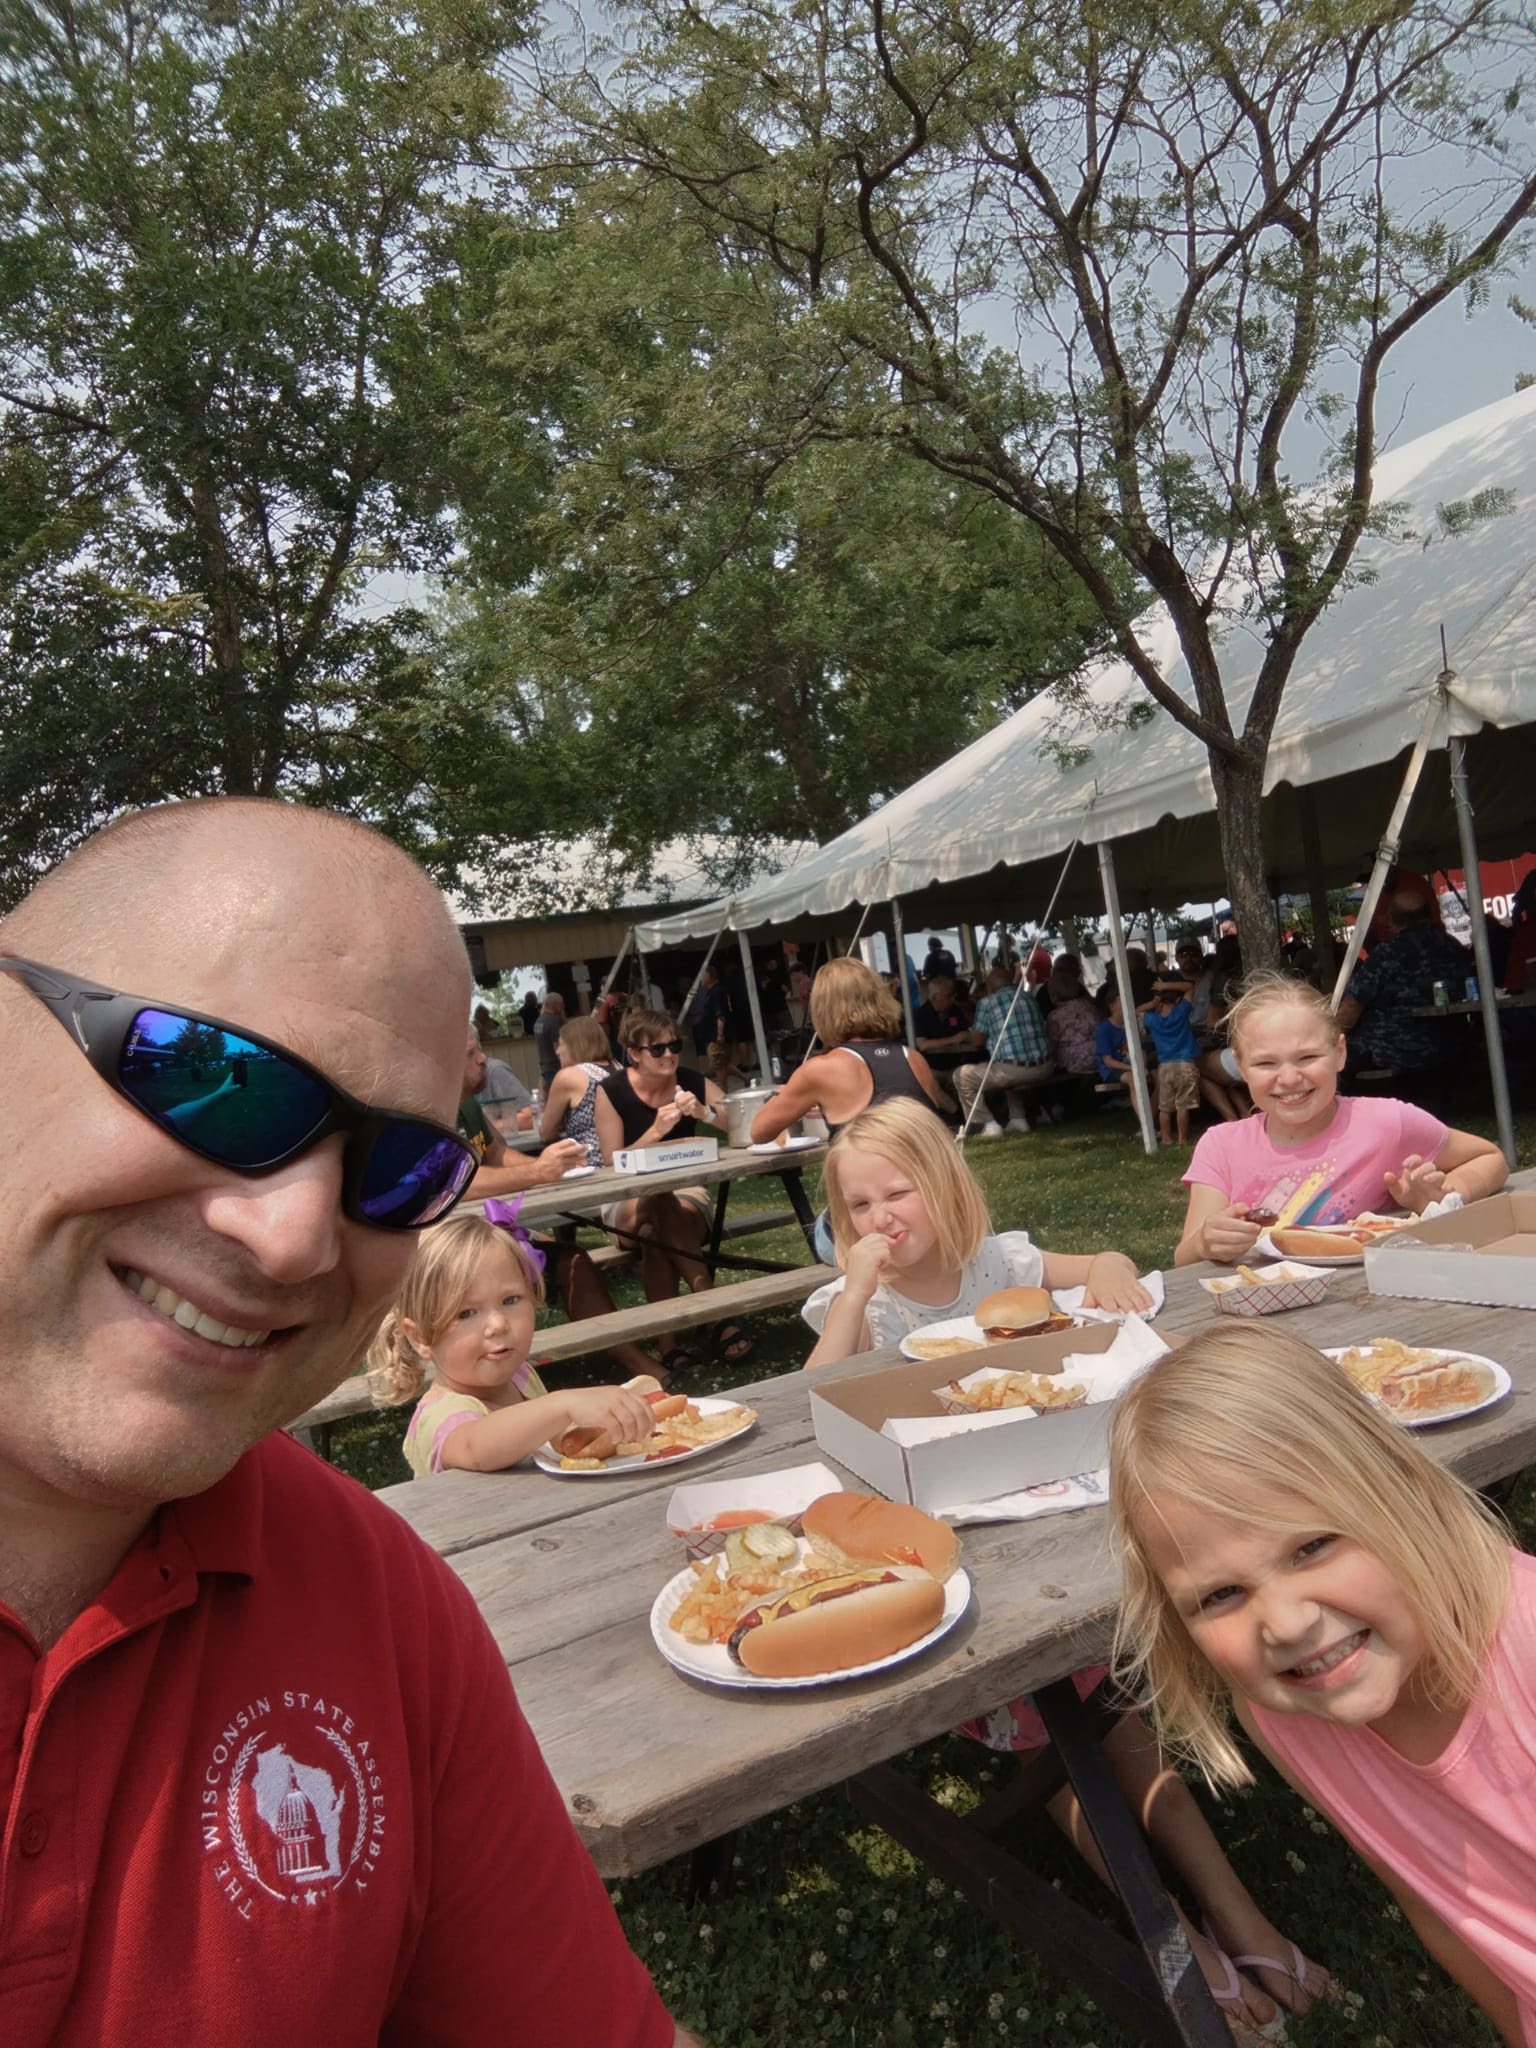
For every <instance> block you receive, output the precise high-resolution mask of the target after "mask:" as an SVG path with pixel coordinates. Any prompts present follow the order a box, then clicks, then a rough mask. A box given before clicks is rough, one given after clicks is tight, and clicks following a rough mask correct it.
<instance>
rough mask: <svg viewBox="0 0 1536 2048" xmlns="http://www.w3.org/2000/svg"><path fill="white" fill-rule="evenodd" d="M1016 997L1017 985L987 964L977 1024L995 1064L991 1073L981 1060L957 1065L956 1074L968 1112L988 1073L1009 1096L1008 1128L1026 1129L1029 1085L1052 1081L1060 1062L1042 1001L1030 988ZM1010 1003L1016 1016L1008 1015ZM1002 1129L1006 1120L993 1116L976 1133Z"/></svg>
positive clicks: (992, 1084)
mask: <svg viewBox="0 0 1536 2048" xmlns="http://www.w3.org/2000/svg"><path fill="white" fill-rule="evenodd" d="M1013 998H1014V987H1013V984H1012V983H1011V982H1010V981H1009V980H1008V978H1007V976H1006V975H1005V974H1004V972H1003V970H1002V969H1001V968H1000V967H991V968H988V970H987V993H986V994H985V995H984V996H983V997H982V999H981V1001H980V1002H979V1003H978V1004H977V1005H976V1023H975V1028H976V1030H977V1031H979V1032H980V1033H981V1034H982V1036H983V1037H984V1038H985V1039H986V1041H987V1050H988V1051H989V1052H990V1053H991V1055H992V1069H991V1072H990V1073H988V1071H987V1066H986V1062H985V1061H980V1062H977V1063H976V1064H974V1065H972V1066H967V1067H958V1068H956V1070H955V1073H954V1076H953V1079H954V1084H955V1093H956V1094H957V1095H958V1096H959V1098H960V1109H961V1112H962V1114H963V1115H964V1116H966V1117H967V1118H969V1116H970V1113H971V1106H972V1104H973V1103H974V1102H975V1100H976V1097H977V1095H978V1094H979V1093H980V1090H981V1081H982V1076H983V1075H984V1074H985V1075H986V1078H987V1086H988V1087H989V1088H1001V1089H1002V1091H1003V1093H1004V1095H1006V1096H1007V1098H1008V1124H1007V1128H1008V1129H1009V1130H1011V1131H1027V1130H1028V1129H1029V1118H1028V1117H1027V1116H1026V1115H1025V1112H1024V1090H1025V1089H1026V1088H1027V1087H1030V1086H1032V1085H1033V1084H1034V1083H1035V1082H1037V1081H1048V1080H1049V1079H1050V1077H1051V1075H1052V1074H1054V1073H1055V1071H1056V1064H1055V1061H1054V1060H1053V1059H1052V1058H1051V1041H1050V1039H1049V1037H1048V1036H1047V1035H1046V1029H1045V1019H1044V1017H1042V1016H1041V1014H1040V1005H1039V1004H1038V1003H1037V1002H1036V1001H1035V999H1034V996H1033V995H1032V994H1031V993H1030V991H1029V990H1028V989H1027V988H1021V989H1019V991H1018V998H1019V999H1018V1001H1017V1002H1016V1003H1015V1002H1014V1000H1013ZM1010 1005H1011V1006H1012V1010H1013V1014H1012V1016H1010V1015H1009V1014H1008V1013H1009V1007H1010ZM1003 1130H1004V1126H1003V1125H1002V1124H999V1123H994V1122H993V1120H992V1118H991V1117H988V1118H987V1119H986V1121H985V1122H984V1123H983V1124H981V1125H980V1126H979V1127H978V1130H977V1135H978V1136H979V1137H983V1138H1000V1137H1002V1135H1003Z"/></svg>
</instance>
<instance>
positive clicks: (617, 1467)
mask: <svg viewBox="0 0 1536 2048" xmlns="http://www.w3.org/2000/svg"><path fill="white" fill-rule="evenodd" d="M688 1398H689V1399H690V1400H691V1401H692V1402H693V1405H694V1407H695V1408H697V1409H698V1411H699V1413H700V1414H701V1415H723V1414H724V1413H725V1411H726V1410H727V1409H728V1408H739V1407H740V1406H741V1403H740V1402H739V1401H727V1400H724V1399H723V1398H722V1397H721V1396H720V1395H718V1394H699V1395H692V1394H690V1395H689V1397H688ZM756 1427H757V1420H756V1417H754V1418H753V1420H752V1421H751V1422H744V1423H743V1424H742V1425H741V1427H740V1429H733V1430H732V1431H731V1433H730V1435H729V1436H721V1437H716V1439H715V1441H714V1442H713V1443H712V1444H700V1445H699V1446H698V1448H697V1449H696V1450H692V1451H678V1452H676V1453H675V1454H674V1455H673V1456H672V1457H670V1458H647V1457H644V1456H640V1457H636V1458H610V1459H609V1460H608V1462H607V1463H606V1464H605V1465H601V1466H599V1467H598V1468H597V1470H596V1471H583V1470H578V1471H575V1472H568V1471H566V1470H564V1469H563V1468H562V1466H561V1463H560V1453H559V1452H558V1451H557V1450H556V1449H555V1447H554V1445H553V1444H540V1446H539V1448H538V1449H537V1450H536V1451H535V1452H534V1454H533V1462H534V1463H535V1465H537V1466H538V1468H539V1470H540V1471H541V1472H553V1473H554V1475H555V1477H556V1478H557V1479H615V1478H624V1477H627V1476H628V1475H629V1474H630V1473H632V1472H661V1471H667V1472H670V1471H671V1469H672V1467H673V1466H674V1465H687V1464H690V1463H691V1462H692V1460H693V1459H695V1458H707V1457H708V1456H709V1454H710V1452H711V1451H718V1450H719V1449H720V1447H721V1445H722V1444H734V1443H739V1442H740V1441H741V1439H742V1438H743V1437H744V1436H745V1435H746V1433H747V1431H748V1430H749V1429H756Z"/></svg>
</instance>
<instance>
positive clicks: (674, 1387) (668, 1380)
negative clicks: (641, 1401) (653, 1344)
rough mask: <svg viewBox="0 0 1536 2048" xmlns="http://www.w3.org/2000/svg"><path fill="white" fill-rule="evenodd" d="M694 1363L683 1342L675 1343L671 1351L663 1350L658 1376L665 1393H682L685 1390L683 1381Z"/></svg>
mask: <svg viewBox="0 0 1536 2048" xmlns="http://www.w3.org/2000/svg"><path fill="white" fill-rule="evenodd" d="M692 1364H693V1360H692V1359H691V1358H690V1357H689V1356H688V1353H687V1352H686V1351H685V1350H684V1349H683V1347H682V1345H681V1344H674V1345H673V1346H672V1349H671V1350H670V1351H663V1353H662V1354H661V1371H660V1372H659V1373H657V1374H656V1378H657V1379H658V1380H660V1382H661V1391H662V1392H663V1393H664V1394H680V1393H681V1392H682V1391H683V1381H684V1379H685V1378H686V1377H687V1374H688V1371H689V1368H690V1367H691V1366H692Z"/></svg>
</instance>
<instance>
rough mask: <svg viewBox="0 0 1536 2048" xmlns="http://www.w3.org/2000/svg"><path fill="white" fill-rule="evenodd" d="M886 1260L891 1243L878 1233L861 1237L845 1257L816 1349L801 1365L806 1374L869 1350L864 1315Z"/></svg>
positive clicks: (871, 1344) (867, 1324)
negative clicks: (836, 1288)
mask: <svg viewBox="0 0 1536 2048" xmlns="http://www.w3.org/2000/svg"><path fill="white" fill-rule="evenodd" d="M890 1256H891V1241H890V1239H889V1238H888V1237H882V1236H881V1235H880V1233H879V1232H878V1231H871V1232H870V1234H869V1236H868V1237H861V1238H860V1239H859V1241H858V1243H857V1244H856V1245H855V1246H854V1248H853V1250H852V1251H851V1252H850V1253H849V1254H848V1270H847V1272H846V1274H845V1275H844V1277H843V1285H842V1287H841V1288H840V1290H839V1291H838V1292H837V1293H836V1294H835V1295H834V1296H833V1297H832V1306H831V1307H830V1308H829V1309H828V1310H827V1320H826V1321H825V1323H823V1324H822V1327H821V1336H820V1337H819V1338H818V1339H817V1342H816V1348H815V1350H814V1351H813V1352H812V1353H811V1355H810V1357H809V1358H808V1359H807V1360H806V1361H805V1364H806V1370H807V1371H809V1370H810V1368H811V1367H812V1366H813V1365H835V1364H836V1363H837V1361H838V1360H839V1359H840V1358H854V1357H857V1355H858V1354H859V1352H861V1351H870V1350H873V1348H874V1345H873V1342H872V1340H871V1338H870V1334H869V1323H868V1320H867V1318H866V1316H865V1313H864V1312H865V1310H866V1309H867V1308H868V1307H869V1303H870V1297H871V1296H872V1295H873V1294H874V1291H875V1289H876V1288H877V1287H878V1286H879V1285H880V1275H881V1274H882V1273H883V1272H884V1271H885V1268H886V1266H887V1264H888V1263H889V1261H890Z"/></svg>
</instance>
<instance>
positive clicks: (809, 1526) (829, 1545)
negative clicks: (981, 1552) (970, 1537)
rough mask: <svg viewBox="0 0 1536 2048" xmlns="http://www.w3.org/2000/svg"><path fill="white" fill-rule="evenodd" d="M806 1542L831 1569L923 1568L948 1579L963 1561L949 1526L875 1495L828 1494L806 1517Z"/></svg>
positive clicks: (804, 1528) (935, 1575)
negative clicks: (834, 1565) (886, 1566)
mask: <svg viewBox="0 0 1536 2048" xmlns="http://www.w3.org/2000/svg"><path fill="white" fill-rule="evenodd" d="M800 1526H801V1528H802V1529H803V1530H804V1531H805V1535H806V1540H807V1542H808V1543H810V1545H811V1547H812V1548H813V1549H814V1550H815V1551H816V1553H817V1555H818V1556H820V1557H823V1558H825V1559H826V1561H827V1562H828V1563H829V1564H837V1565H846V1567H847V1568H848V1570H850V1571H857V1570H858V1569H859V1568H860V1567H861V1566H866V1565H919V1566H921V1568H922V1569H923V1570H924V1571H925V1572H929V1573H931V1574H932V1575H933V1577H934V1578H935V1579H938V1580H944V1579H947V1578H948V1577H949V1576H950V1574H951V1573H952V1572H953V1571H954V1569H955V1567H956V1565H958V1564H959V1562H960V1539H959V1537H958V1536H956V1534H955V1532H954V1530H953V1529H951V1528H950V1526H949V1524H948V1523H947V1522H940V1521H938V1520H936V1519H935V1517H934V1516H932V1515H925V1514H924V1513H923V1511H922V1509H921V1508H914V1507H908V1506H907V1504H906V1503H905V1502H904V1501H897V1500H882V1499H881V1498H880V1496H879V1495H878V1494H875V1493H824V1494H823V1495H822V1496H821V1498H820V1499H819V1500H813V1501H812V1502H811V1504H810V1506H809V1507H808V1508H807V1509H806V1511H805V1513H804V1514H803V1515H802V1516H801V1518H800Z"/></svg>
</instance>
